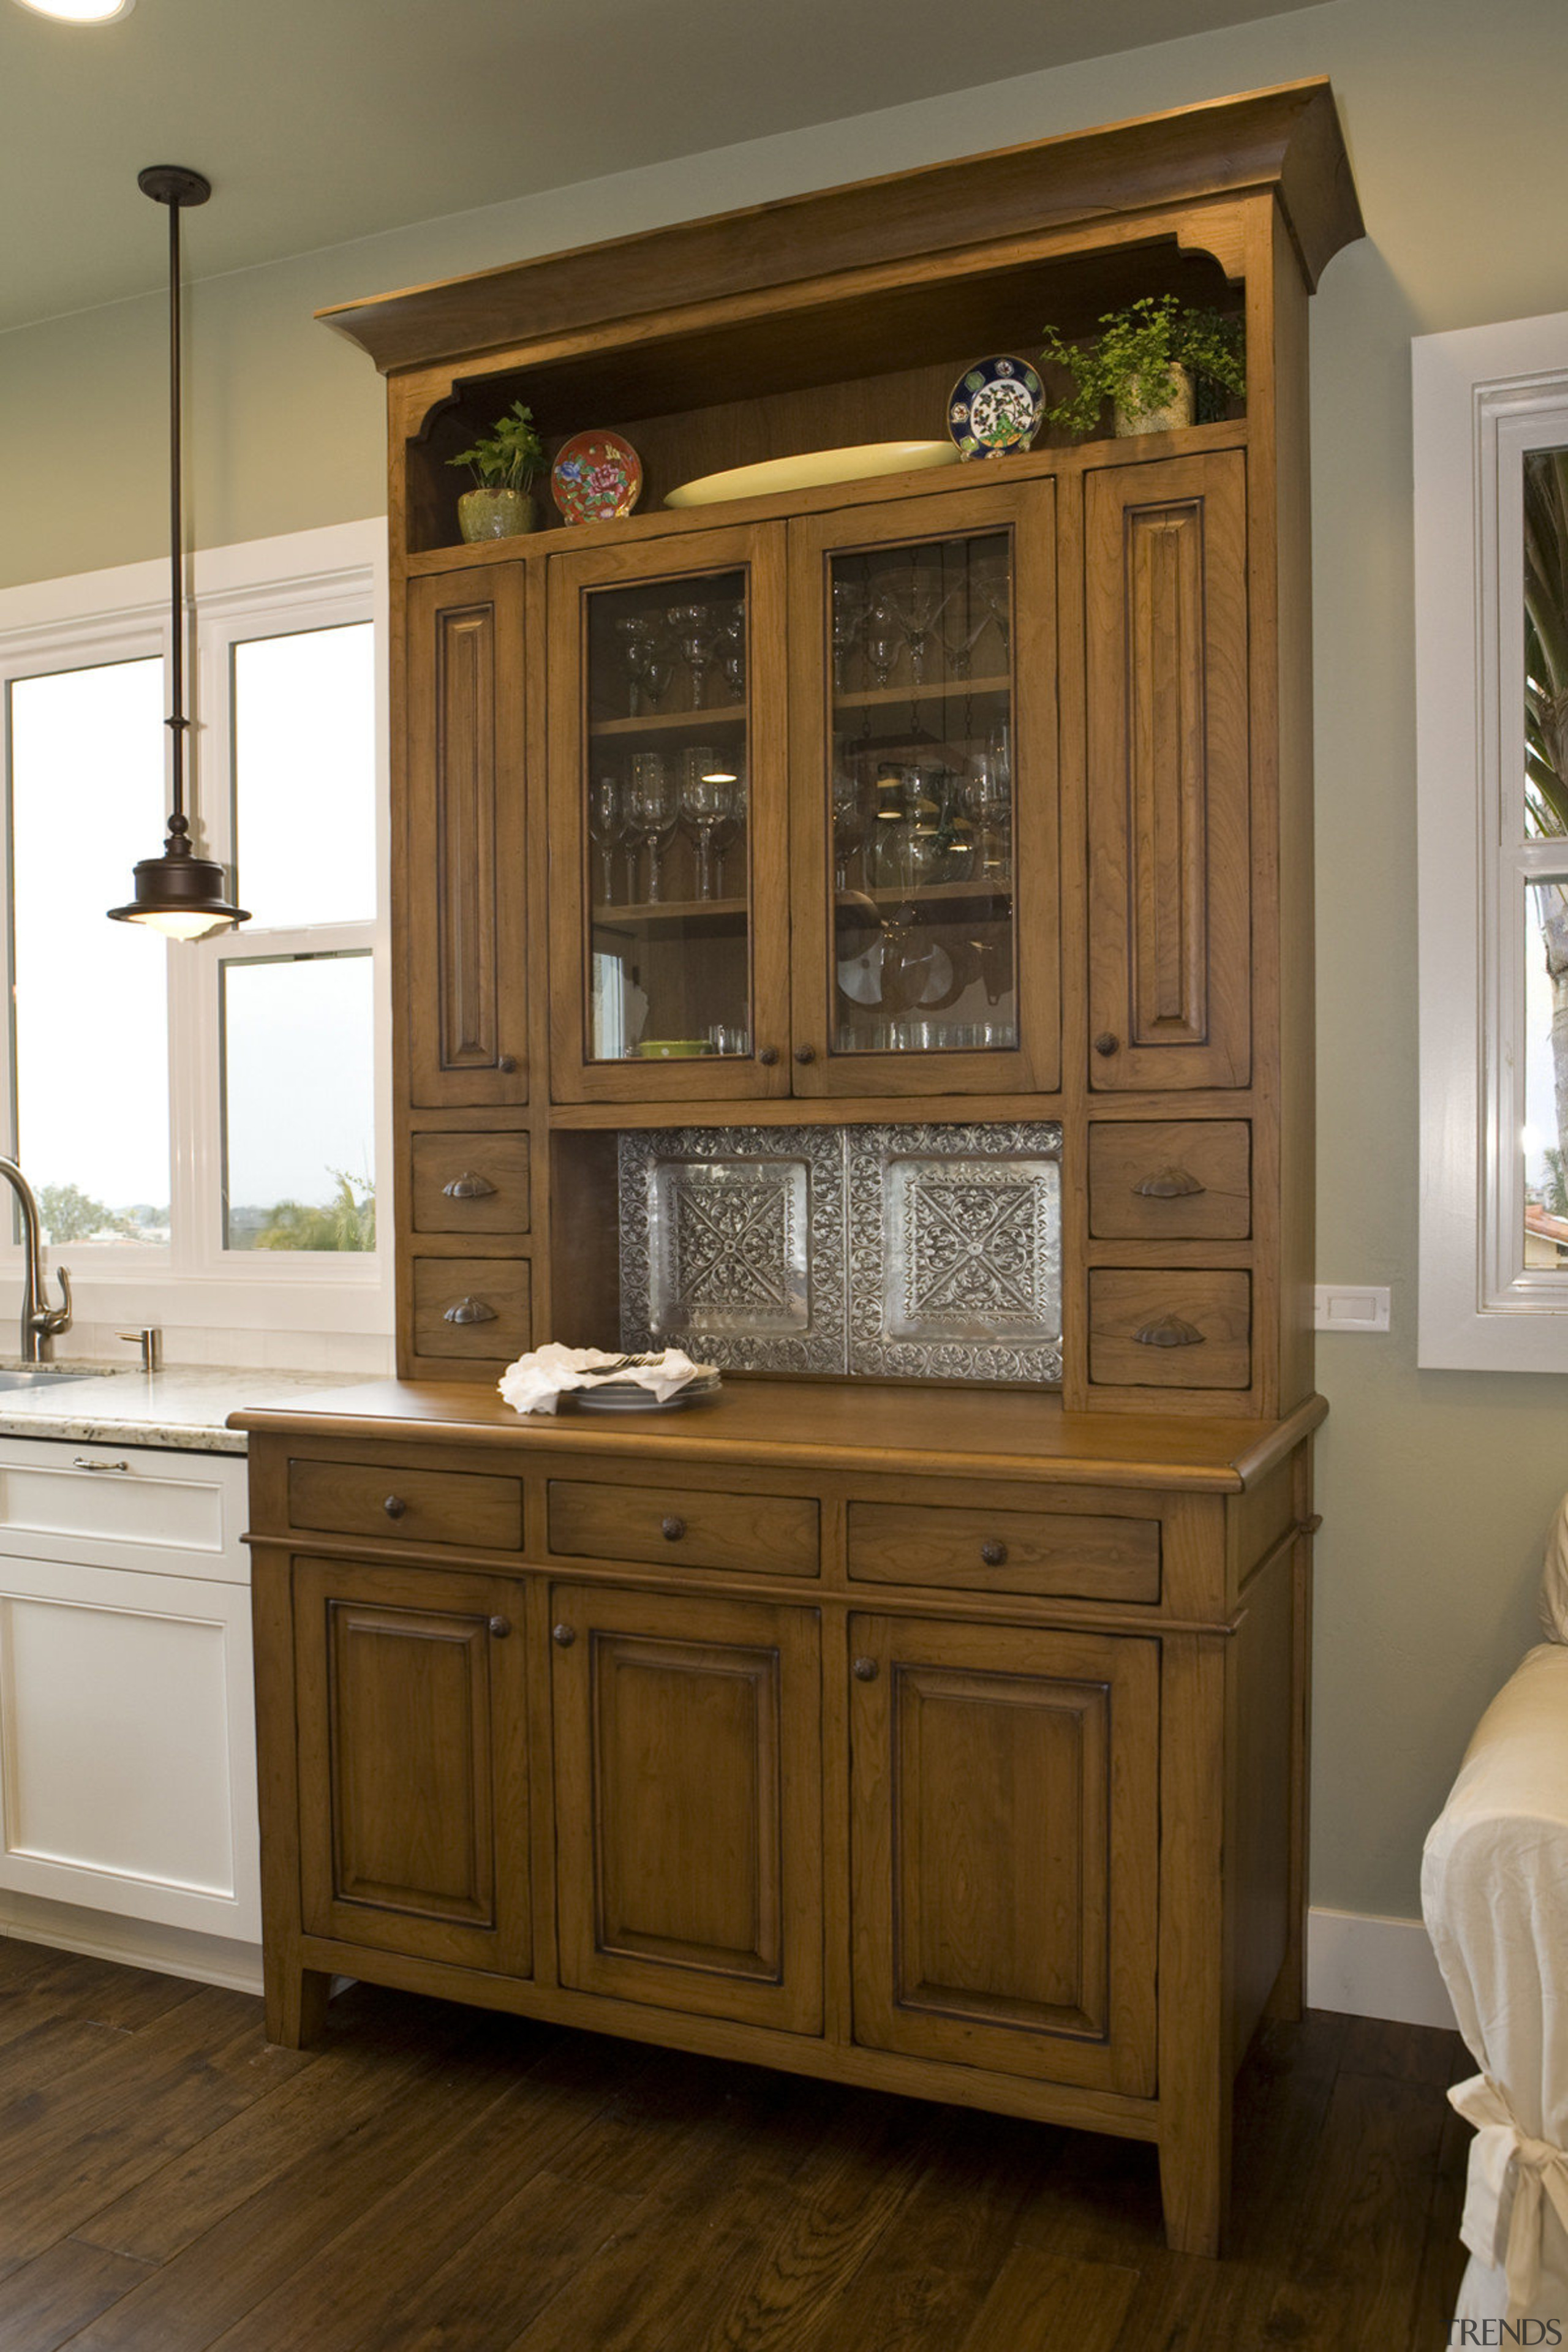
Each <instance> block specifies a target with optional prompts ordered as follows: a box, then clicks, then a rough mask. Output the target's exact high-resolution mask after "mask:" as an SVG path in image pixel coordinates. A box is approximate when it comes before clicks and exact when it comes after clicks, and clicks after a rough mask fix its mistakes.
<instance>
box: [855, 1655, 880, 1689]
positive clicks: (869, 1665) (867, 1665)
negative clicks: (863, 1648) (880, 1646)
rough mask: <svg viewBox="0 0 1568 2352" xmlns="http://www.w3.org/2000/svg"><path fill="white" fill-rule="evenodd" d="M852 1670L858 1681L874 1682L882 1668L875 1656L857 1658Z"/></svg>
mask: <svg viewBox="0 0 1568 2352" xmlns="http://www.w3.org/2000/svg"><path fill="white" fill-rule="evenodd" d="M850 1671H851V1673H852V1674H853V1675H854V1676H855V1679H856V1681H857V1682H858V1683H874V1682H875V1681H876V1679H877V1676H878V1675H879V1673H880V1672H881V1668H880V1667H879V1665H878V1664H877V1661H876V1659H875V1658H857V1659H856V1661H855V1664H854V1665H853V1666H852V1668H851V1669H850Z"/></svg>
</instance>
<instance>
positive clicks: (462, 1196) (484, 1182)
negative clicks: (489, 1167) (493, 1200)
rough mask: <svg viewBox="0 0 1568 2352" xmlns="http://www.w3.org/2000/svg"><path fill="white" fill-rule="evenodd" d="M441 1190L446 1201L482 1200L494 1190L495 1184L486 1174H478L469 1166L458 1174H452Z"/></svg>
mask: <svg viewBox="0 0 1568 2352" xmlns="http://www.w3.org/2000/svg"><path fill="white" fill-rule="evenodd" d="M441 1190H442V1192H445V1194H446V1195H447V1200H448V1201H482V1200H484V1199H486V1198H487V1197H488V1195H489V1193H491V1192H494V1191H495V1186H494V1185H493V1184H492V1183H491V1182H490V1180H489V1177H488V1176H478V1175H476V1174H475V1172H474V1171H473V1170H472V1169H471V1168H465V1169H464V1171H463V1172H462V1174H461V1175H460V1176H454V1177H453V1179H452V1181H451V1182H450V1183H449V1184H443V1185H442V1187H441Z"/></svg>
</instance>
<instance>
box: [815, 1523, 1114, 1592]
mask: <svg viewBox="0 0 1568 2352" xmlns="http://www.w3.org/2000/svg"><path fill="white" fill-rule="evenodd" d="M849 1574H850V1577H851V1579H852V1580H854V1581H855V1582H856V1583H858V1584H935V1585H943V1586H947V1585H953V1586H957V1587H959V1588H960V1589H961V1590H963V1591H974V1592H1034V1593H1039V1594H1041V1595H1043V1596H1045V1597H1046V1598H1048V1599H1054V1598H1057V1597H1058V1596H1059V1597H1061V1598H1063V1599H1070V1600H1074V1601H1158V1600H1159V1598H1160V1522H1159V1520H1158V1519H1113V1518H1104V1517H1089V1516H1087V1515H1084V1514H1079V1513H1074V1512H1068V1511H991V1510H957V1509H952V1508H951V1507H948V1506H947V1505H945V1504H942V1505H928V1504H921V1503H914V1504H905V1503H851V1504H850V1506H849Z"/></svg>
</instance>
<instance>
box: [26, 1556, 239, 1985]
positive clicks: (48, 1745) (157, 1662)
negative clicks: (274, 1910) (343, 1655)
mask: <svg viewBox="0 0 1568 2352" xmlns="http://www.w3.org/2000/svg"><path fill="white" fill-rule="evenodd" d="M253 1740H254V1716H253V1706H252V1697H251V1680H250V1623H249V1610H248V1601H247V1594H246V1593H245V1592H244V1591H240V1590H238V1589H237V1588H236V1587H235V1586H234V1585H233V1584H232V1583H218V1582H216V1581H206V1580H196V1579H194V1578H192V1579H185V1578H177V1577H172V1576H168V1575H156V1576H153V1575H138V1574H134V1573H132V1572H128V1571H126V1570H118V1569H99V1568H86V1567H80V1566H75V1565H71V1564H68V1563H62V1562H54V1561H39V1560H21V1559H10V1560H3V1561H0V1831H3V1834H0V1884H3V1885H5V1886H8V1887H15V1888H17V1889H19V1890H20V1891H22V1892H23V1893H26V1894H32V1895H49V1896H53V1897H55V1898H57V1899H58V1900H59V1901H62V1902H68V1903H75V1904H80V1905H84V1906H88V1907H89V1908H93V1909H98V1910H107V1911H116V1912H121V1913H126V1914H129V1915H130V1916H133V1917H137V1918H144V1919H158V1920H163V1921H165V1922H166V1923H168V1924H169V1925H171V1926H174V1927H195V1928H202V1929H205V1930H207V1931H208V1932H210V1933H213V1934H216V1935H223V1936H227V1937H235V1938H237V1939H244V1940H249V1939H253V1938H254V1937H257V1936H258V1934H259V1932H260V1923H259V1880H258V1857H257V1829H256V1778H255V1767H254V1755H253Z"/></svg>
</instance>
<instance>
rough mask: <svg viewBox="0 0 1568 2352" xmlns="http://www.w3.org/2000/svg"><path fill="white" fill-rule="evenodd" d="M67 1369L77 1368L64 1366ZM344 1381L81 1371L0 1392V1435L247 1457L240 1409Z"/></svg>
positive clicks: (321, 1375) (223, 1372) (213, 1369)
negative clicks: (237, 1420)
mask: <svg viewBox="0 0 1568 2352" xmlns="http://www.w3.org/2000/svg"><path fill="white" fill-rule="evenodd" d="M61 1370H72V1371H73V1372H74V1370H75V1368H74V1367H71V1366H68V1365H62V1366H61ZM341 1389H342V1378H341V1375H339V1374H335V1373H331V1372H279V1371H268V1370H260V1369H247V1368H246V1367H244V1366H240V1365H232V1366H231V1365H205V1364H175V1365H174V1366H172V1367H171V1368H170V1369H169V1370H166V1371H161V1372H143V1371H141V1370H121V1369H119V1368H115V1369H112V1370H111V1369H110V1367H109V1366H108V1365H92V1366H89V1367H84V1368H83V1370H82V1372H81V1373H80V1374H78V1375H76V1376H75V1377H73V1378H72V1379H70V1380H68V1381H60V1382H59V1383H58V1385H57V1384H56V1383H55V1382H54V1381H50V1382H49V1384H48V1386H47V1388H37V1389H9V1390H0V1437H58V1438H66V1439H68V1440H74V1441H75V1442H76V1443H77V1444H93V1443H94V1442H95V1441H107V1443H109V1444H111V1445H151V1446H161V1447H163V1448H164V1449H165V1450H166V1451H171V1452H175V1453H182V1454H243V1453H244V1452H245V1451H246V1438H245V1432H244V1430H243V1429H242V1428H238V1427H235V1426H232V1425H231V1423H230V1416H231V1415H232V1414H233V1413H234V1412H236V1410H237V1408H238V1407H240V1406H242V1405H252V1404H255V1405H268V1406H271V1407H272V1408H273V1409H275V1410H276V1409H279V1408H280V1407H282V1406H284V1405H286V1404H287V1403H289V1402H297V1401H301V1400H303V1399H304V1398H305V1397H306V1396H308V1395H310V1393H311V1392H312V1391H317V1390H322V1391H325V1390H330V1391H333V1392H339V1391H341Z"/></svg>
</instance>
